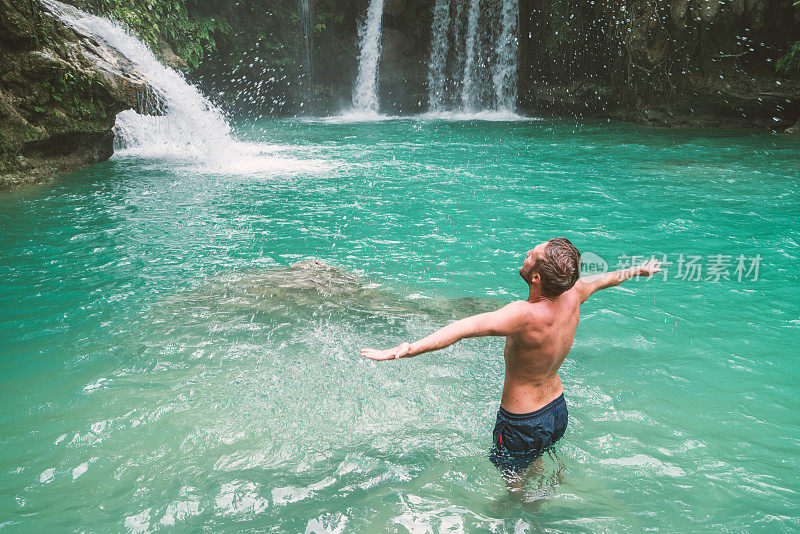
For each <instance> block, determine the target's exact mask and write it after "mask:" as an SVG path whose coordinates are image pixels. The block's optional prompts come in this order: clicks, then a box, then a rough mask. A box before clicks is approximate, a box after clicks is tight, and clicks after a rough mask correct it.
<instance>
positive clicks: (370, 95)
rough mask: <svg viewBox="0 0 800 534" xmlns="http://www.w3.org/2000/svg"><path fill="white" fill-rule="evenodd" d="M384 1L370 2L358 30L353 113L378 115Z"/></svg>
mask: <svg viewBox="0 0 800 534" xmlns="http://www.w3.org/2000/svg"><path fill="white" fill-rule="evenodd" d="M383 3H384V0H370V2H369V7H368V8H367V17H366V19H365V20H364V24H363V25H362V26H361V28H360V29H359V32H358V33H359V36H360V37H361V44H360V48H361V53H360V54H359V58H358V77H357V78H356V85H355V89H354V90H353V111H356V112H366V113H368V114H372V115H377V113H378V109H379V106H378V64H379V63H380V59H381V19H382V18H383Z"/></svg>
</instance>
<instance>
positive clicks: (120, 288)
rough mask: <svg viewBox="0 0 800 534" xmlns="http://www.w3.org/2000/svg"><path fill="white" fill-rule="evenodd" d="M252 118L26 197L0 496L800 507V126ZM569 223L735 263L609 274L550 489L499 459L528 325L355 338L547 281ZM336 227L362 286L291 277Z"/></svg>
mask: <svg viewBox="0 0 800 534" xmlns="http://www.w3.org/2000/svg"><path fill="white" fill-rule="evenodd" d="M237 130H238V136H239V138H240V139H243V140H245V141H248V142H251V143H262V144H264V143H266V144H268V145H269V146H270V147H272V148H270V149H269V151H270V154H269V157H268V158H266V159H263V158H262V159H260V160H259V159H256V160H254V161H253V162H250V163H249V164H244V163H247V162H239V163H243V165H240V166H239V167H238V168H237V172H232V171H231V172H227V171H224V170H223V171H214V170H213V169H212V170H208V169H203V168H202V167H198V166H197V165H194V164H191V163H187V162H181V161H175V160H161V159H145V158H140V157H136V156H134V155H121V156H120V155H118V156H115V157H114V158H112V160H110V161H108V162H106V163H103V164H100V165H97V166H95V167H92V168H90V169H87V170H85V171H82V172H80V173H77V174H73V175H70V176H68V177H65V178H64V179H62V180H60V181H58V182H57V183H55V184H52V185H47V186H44V187H40V188H38V189H35V190H31V191H27V192H22V193H15V194H12V195H6V196H3V197H0V274H2V280H3V285H2V293H0V310H2V312H0V313H1V314H2V315H0V328H2V332H3V335H2V337H0V384H2V388H1V389H0V406H1V407H0V423H1V424H2V432H1V433H0V446H2V450H3V454H2V456H0V527H4V528H5V530H8V531H29V532H44V531H50V530H53V529H69V530H85V531H120V530H123V531H124V530H128V531H144V530H158V529H161V528H169V526H170V525H172V526H176V527H180V528H181V529H182V530H193V529H197V528H198V527H201V526H204V527H209V528H211V529H212V530H214V531H234V530H242V529H244V530H259V531H262V530H268V531H281V532H298V531H299V532H324V531H335V530H337V529H338V531H348V532H349V531H353V532H383V531H387V530H388V531H398V532H406V531H411V532H429V531H433V532H439V531H446V532H457V531H461V530H463V531H469V532H471V531H492V532H525V531H530V532H539V531H544V530H548V531H565V532H582V531H611V532H618V531H625V530H632V531H640V530H644V529H653V528H658V529H663V530H666V531H678V530H680V531H700V530H706V529H713V530H730V531H742V530H765V531H771V532H774V531H790V530H796V529H798V528H800V519H798V513H797V503H798V502H800V495H798V492H800V482H798V476H797V473H798V472H800V465H798V464H799V463H800V462H798V452H797V451H798V445H800V425H798V423H800V416H798V413H800V400H799V399H800V396H799V395H798V385H797V384H798V382H799V381H800V363H798V359H797V357H798V351H797V342H798V339H800V337H799V336H798V333H800V286H799V285H798V282H800V277H799V276H798V273H797V261H798V242H800V223H799V221H800V193H799V192H798V185H799V182H800V178H799V177H800V158H798V157H797V154H798V149H800V140H798V139H792V138H787V137H781V136H774V135H768V134H753V133H749V132H716V131H711V132H698V131H677V130H654V129H643V128H637V127H633V126H622V125H615V124H607V123H601V122H596V123H591V122H590V123H581V124H574V123H572V122H561V121H549V120H548V121H529V122H516V123H487V122H424V121H415V120H403V121H400V120H398V121H388V122H383V123H368V124H330V123H325V122H313V121H312V122H297V121H280V122H278V121H275V122H264V123H259V124H240V125H238V127H237ZM259 162H260V163H259ZM267 163H268V164H267ZM241 168H247V169H249V170H248V172H241ZM554 236H566V237H568V238H569V239H571V240H572V241H573V243H575V244H576V246H577V247H578V248H579V249H581V250H582V251H591V252H593V253H595V254H598V255H600V256H601V257H602V258H604V259H605V260H606V261H608V262H609V263H610V264H611V266H612V267H613V266H614V264H616V263H617V261H618V258H620V257H621V256H623V255H627V256H632V255H645V254H650V253H658V254H666V255H667V259H668V260H669V261H674V262H676V263H677V260H678V257H679V255H680V254H684V255H685V256H686V257H687V258H688V257H689V256H692V255H699V256H702V258H703V261H702V264H703V266H704V267H707V266H708V265H707V264H708V262H707V257H708V256H710V255H715V254H724V255H730V256H731V257H732V258H733V259H732V262H733V263H734V265H733V266H731V267H730V277H731V278H732V279H731V280H724V279H723V280H721V281H720V282H718V283H714V282H712V281H705V280H700V281H696V280H685V279H681V277H679V276H677V272H676V271H675V269H676V265H672V266H668V271H667V273H668V275H667V279H666V280H663V279H660V278H659V279H651V280H648V281H630V282H628V283H626V285H624V286H622V287H619V288H615V289H610V290H608V291H605V292H602V293H600V294H598V295H597V296H596V298H593V299H592V300H590V301H589V302H587V303H586V304H585V305H584V307H583V309H582V321H581V324H580V326H579V328H578V333H577V338H576V341H575V345H574V347H573V349H572V352H571V354H570V357H569V358H568V359H567V361H566V362H565V364H564V367H563V369H562V380H563V382H564V387H565V393H566V396H567V402H568V405H569V410H570V424H569V428H568V430H567V434H566V436H565V438H564V440H563V441H562V442H561V443H560V446H559V449H558V456H559V458H560V459H561V462H562V463H563V468H562V469H561V470H560V478H559V477H557V476H555V475H556V471H557V467H556V464H555V463H553V462H552V461H551V460H549V459H548V465H547V466H546V469H547V470H548V477H547V478H546V479H545V480H543V481H541V482H538V481H537V482H536V483H535V484H533V485H532V486H531V487H529V488H528V490H527V493H526V501H528V502H522V503H521V502H519V501H518V500H514V499H510V498H509V497H508V496H507V492H506V490H505V486H504V483H503V481H502V479H501V478H500V477H499V475H498V473H497V472H496V471H495V469H494V467H493V466H492V465H491V464H490V463H489V461H488V460H487V452H488V448H489V445H490V436H491V429H492V426H493V423H494V414H495V412H496V410H497V406H498V402H499V395H500V388H501V385H502V374H503V360H502V346H503V341H502V340H501V339H496V338H495V339H491V338H483V339H475V340H467V341H464V342H462V343H460V344H457V345H455V346H453V347H450V348H448V349H446V350H444V351H442V352H440V353H434V354H429V355H423V356H420V357H418V358H415V359H412V360H403V361H401V362H387V363H376V362H370V361H366V360H362V359H360V358H359V357H358V350H359V348H360V347H362V346H365V345H369V346H378V347H385V346H390V345H393V344H396V343H398V342H400V341H404V340H412V339H414V338H418V337H420V336H423V335H425V334H427V333H429V332H430V331H432V330H434V329H436V328H438V327H440V326H442V325H443V324H445V323H446V322H447V321H449V320H452V319H455V318H459V317H461V316H463V315H465V314H469V313H475V312H476V311H481V310H483V309H491V308H493V307H495V306H500V305H501V304H503V303H505V302H507V301H509V300H512V299H515V298H519V297H522V296H524V295H525V294H526V288H525V286H524V283H523V282H522V280H521V279H520V278H519V276H518V274H517V272H516V270H517V268H518V266H519V264H520V263H521V261H522V258H523V255H524V253H525V251H526V250H528V249H529V248H530V247H531V246H532V245H534V244H536V243H538V242H540V241H543V240H545V239H547V238H550V237H554ZM740 254H741V255H744V256H745V257H746V258H753V257H755V256H756V255H757V254H758V255H760V257H761V263H760V265H759V272H758V279H757V280H752V278H753V273H751V274H750V276H749V277H748V276H744V277H743V280H742V281H739V280H737V279H736V278H737V277H736V275H735V273H734V268H735V264H736V257H738V256H739V255H740ZM309 258H318V259H320V260H322V261H324V262H325V263H327V264H329V265H333V266H336V267H338V268H340V269H341V270H342V273H336V272H335V273H334V275H335V276H338V277H339V278H341V279H343V280H344V281H343V282H342V284H343V285H342V287H338V286H337V287H338V289H337V287H332V288H331V287H328V288H327V289H324V290H323V291H322V292H319V291H317V290H315V289H313V287H312V288H311V289H309V287H308V286H303V287H301V288H296V287H286V286H288V285H293V284H294V285H297V284H298V283H300V282H298V279H297V277H296V276H295V274H296V272H295V271H292V270H287V267H288V266H289V265H290V264H292V263H294V262H297V261H300V260H305V259H309ZM751 263H752V262H749V261H748V263H747V266H748V267H750V266H751ZM745 274H746V273H745ZM350 275H354V276H357V277H358V279H359V281H355V280H354V279H353V278H352V277H351V276H350ZM702 275H703V276H704V277H705V276H706V272H705V271H704V272H703V273H702ZM550 475H552V476H550ZM554 480H560V482H558V483H554V482H553V481H554Z"/></svg>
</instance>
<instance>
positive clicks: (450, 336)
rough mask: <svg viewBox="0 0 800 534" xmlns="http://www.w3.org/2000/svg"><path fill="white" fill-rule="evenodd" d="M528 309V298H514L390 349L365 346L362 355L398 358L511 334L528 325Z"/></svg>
mask: <svg viewBox="0 0 800 534" xmlns="http://www.w3.org/2000/svg"><path fill="white" fill-rule="evenodd" d="M524 309H525V304H524V302H522V301H517V302H512V303H511V304H508V305H506V306H504V307H502V308H500V309H499V310H497V311H493V312H489V313H481V314H478V315H473V316H472V317H467V318H465V319H461V320H460V321H456V322H454V323H451V324H449V325H447V326H445V327H444V328H442V329H440V330H437V331H436V332H434V333H433V334H431V335H429V336H427V337H425V338H423V339H421V340H419V341H416V342H414V343H401V344H400V345H398V346H396V347H393V348H391V349H386V350H376V349H361V355H362V356H363V357H365V358H369V359H371V360H396V359H398V358H409V357H411V356H417V355H418V354H422V353H424V352H431V351H434V350H439V349H443V348H445V347H449V346H450V345H452V344H453V343H455V342H456V341H460V340H462V339H464V338H468V337H480V336H507V335H509V334H513V333H514V332H517V331H519V330H520V329H521V328H522V327H523V326H524V324H525V317H526V314H525V312H524Z"/></svg>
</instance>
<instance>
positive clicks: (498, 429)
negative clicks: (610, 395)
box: [489, 393, 568, 473]
mask: <svg viewBox="0 0 800 534" xmlns="http://www.w3.org/2000/svg"><path fill="white" fill-rule="evenodd" d="M567 416H568V413H567V401H566V400H564V394H563V393H562V394H561V395H560V396H559V397H558V398H557V399H555V400H553V401H552V402H550V403H549V404H548V405H547V406H544V407H543V408H539V409H538V410H536V411H535V412H531V413H511V412H507V411H506V410H504V409H503V407H502V406H501V407H500V410H498V412H497V422H496V423H495V425H494V432H493V433H492V436H493V438H494V445H492V450H491V453H490V454H489V460H491V462H492V463H493V464H494V465H496V466H497V467H498V468H500V470H501V471H503V472H510V473H518V472H520V471H523V470H524V469H526V468H527V467H528V466H529V465H530V464H531V463H533V462H534V461H535V460H536V459H537V458H539V457H540V456H541V455H542V454H544V453H545V452H547V451H548V450H550V449H552V448H553V445H555V443H556V441H558V440H559V439H561V437H562V436H563V435H564V431H565V430H566V429H567Z"/></svg>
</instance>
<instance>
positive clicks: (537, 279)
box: [531, 273, 542, 284]
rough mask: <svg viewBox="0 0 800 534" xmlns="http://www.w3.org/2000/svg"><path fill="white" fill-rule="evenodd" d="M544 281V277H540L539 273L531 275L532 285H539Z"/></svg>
mask: <svg viewBox="0 0 800 534" xmlns="http://www.w3.org/2000/svg"><path fill="white" fill-rule="evenodd" d="M541 281H542V277H541V276H539V273H531V284H538V283H539V282H541Z"/></svg>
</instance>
